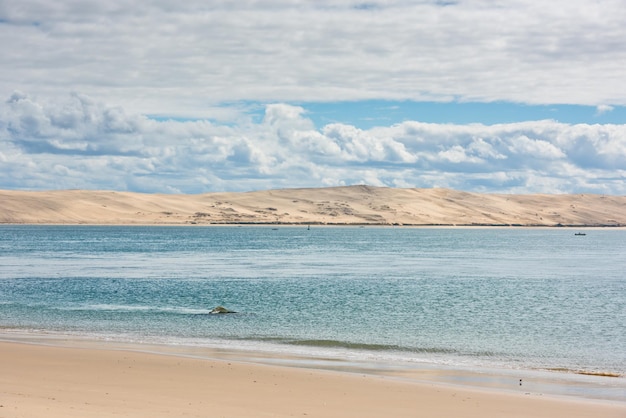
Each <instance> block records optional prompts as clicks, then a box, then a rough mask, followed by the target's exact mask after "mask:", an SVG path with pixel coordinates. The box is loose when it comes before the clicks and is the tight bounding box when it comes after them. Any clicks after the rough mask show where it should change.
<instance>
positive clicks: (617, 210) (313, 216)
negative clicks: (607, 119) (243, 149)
mask: <svg viewBox="0 0 626 418" xmlns="http://www.w3.org/2000/svg"><path fill="white" fill-rule="evenodd" d="M0 224H16V225H25V224H28V225H30V224H32V225H46V224H51V225H210V226H217V225H236V226H245V225H252V226H263V225H267V226H287V225H293V226H309V225H310V226H321V225H327V226H404V227H528V228H537V227H555V228H559V227H564V228H592V227H596V228H597V227H601V228H615V227H626V196H608V195H594V194H576V195H547V194H529V195H506V194H480V193H468V192H462V191H456V190H449V189H436V188H435V189H396V188H386V187H372V186H347V187H329V188H319V189H281V190H267V191H257V192H240V193H207V194H199V195H166V194H142V193H131V192H115V191H90V190H57V191H34V192H31V191H15V190H0Z"/></svg>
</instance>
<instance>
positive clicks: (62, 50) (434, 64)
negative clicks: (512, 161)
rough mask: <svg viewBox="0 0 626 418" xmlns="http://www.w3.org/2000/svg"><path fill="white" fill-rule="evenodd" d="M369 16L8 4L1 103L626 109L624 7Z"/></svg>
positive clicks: (387, 10) (375, 7)
mask: <svg viewBox="0 0 626 418" xmlns="http://www.w3.org/2000/svg"><path fill="white" fill-rule="evenodd" d="M367 4H368V5H369V6H370V7H361V6H362V5H363V2H359V1H348V0H346V1H305V0H300V1H292V0H258V1H238V2H228V1H210V2H206V1H185V2H180V1H174V0H159V1H146V2H128V1H125V0H111V1H107V2H101V1H95V0H85V1H81V2H76V1H71V0H59V1H54V2H50V1H43V0H21V1H19V2H18V1H14V2H4V3H3V6H2V8H0V38H1V39H2V40H3V51H2V56H3V59H2V63H0V72H1V73H2V75H3V77H2V78H1V79H0V96H1V97H7V96H8V95H10V94H11V92H13V91H14V90H16V89H20V90H23V91H29V92H36V93H37V94H38V95H39V96H40V97H48V98H52V97H55V96H58V95H59V94H65V92H67V91H73V90H80V91H81V92H83V93H85V94H88V95H89V96H91V97H97V98H98V99H99V100H104V101H106V102H109V103H122V104H123V106H124V108H125V109H126V111H127V112H132V113H137V114H144V115H159V116H180V117H199V118H217V119H219V120H222V121H224V120H226V119H228V120H237V118H238V117H240V116H241V115H240V114H237V113H236V112H234V110H236V107H229V108H228V109H226V108H223V107H219V106H217V105H218V104H219V103H224V102H228V103H243V104H242V106H245V101H255V102H296V101H298V102H307V101H327V102H328V101H336V100H342V101H349V100H361V99H371V98H374V99H391V100H394V99H409V100H416V101H421V100H452V99H455V100H461V101H472V100H474V101H498V100H500V101H512V102H518V103H520V102H521V103H539V104H546V103H570V104H587V105H592V106H595V105H597V104H598V103H608V104H614V105H625V104H626V99H625V98H626V84H625V83H623V65H622V63H623V62H625V61H626V43H624V39H625V38H626V27H625V26H624V24H623V23H624V21H626V8H625V7H623V6H624V5H623V2H622V1H621V0H594V1H591V0H575V1H571V0H552V1H550V2H538V1H535V0H514V1H507V2H494V1H489V0H476V1H458V2H450V3H449V4H448V5H447V6H445V7H444V6H443V5H442V4H441V2H437V1H431V0H422V1H384V2H382V1H380V2H368V3H367ZM599 109H605V108H599ZM71 116H72V115H71V114H61V115H59V117H67V118H69V119H68V120H67V122H68V123H72V121H73V120H72V119H71ZM111 117H114V115H111ZM59 123H60V122H59ZM116 128H118V129H124V127H123V126H116Z"/></svg>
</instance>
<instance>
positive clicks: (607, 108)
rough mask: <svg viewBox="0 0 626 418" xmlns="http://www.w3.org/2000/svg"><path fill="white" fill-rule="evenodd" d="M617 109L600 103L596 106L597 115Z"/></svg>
mask: <svg viewBox="0 0 626 418" xmlns="http://www.w3.org/2000/svg"><path fill="white" fill-rule="evenodd" d="M613 109H615V108H614V107H613V106H609V105H598V106H596V116H600V115H602V114H604V113H608V112H612V111H613Z"/></svg>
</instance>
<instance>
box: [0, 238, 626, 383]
mask: <svg viewBox="0 0 626 418" xmlns="http://www.w3.org/2000/svg"><path fill="white" fill-rule="evenodd" d="M575 232H578V231H574V230H571V229H561V228H555V229H521V228H520V229H516V228H510V229H509V228H503V229H496V228H493V229H489V228H486V229H473V228H472V229H453V228H450V229H442V228H391V227H389V228H387V227H385V228H382V227H381V228H377V227H364V228H359V227H312V228H311V230H307V229H306V227H278V228H271V227H143V226H141V227H139V226H134V227H117V226H9V225H4V226H0V328H4V330H5V331H6V332H9V331H15V330H17V331H26V332H45V333H59V334H71V335H78V336H86V337H89V338H94V339H107V340H116V341H123V342H150V343H158V344H170V345H190V346H206V347H224V348H245V349H253V350H254V349H259V350H260V349H262V350H268V351H278V352H282V353H296V354H307V355H313V356H315V355H318V356H326V357H327V356H331V357H337V358H347V359H357V360H363V361H367V360H372V361H396V362H406V363H413V364H415V363H423V364H441V365H449V366H463V367H474V368H476V367H478V368H480V367H488V368H492V367H493V368H505V369H516V370H517V369H524V370H537V369H545V370H560V371H562V372H565V371H572V372H573V371H577V372H580V371H582V372H586V373H587V372H588V373H609V374H619V375H622V376H623V375H626V231H624V230H617V229H593V230H587V231H585V232H586V235H585V236H580V235H575V234H574V233H575ZM217 305H223V306H225V307H227V308H229V309H231V310H234V311H237V313H236V314H230V315H210V314H209V312H210V310H211V309H212V308H213V307H215V306H217ZM617 379H618V380H620V379H623V378H617Z"/></svg>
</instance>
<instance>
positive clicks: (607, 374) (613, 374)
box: [547, 367, 624, 377]
mask: <svg viewBox="0 0 626 418" xmlns="http://www.w3.org/2000/svg"><path fill="white" fill-rule="evenodd" d="M547 370H548V371H551V372H561V373H574V374H580V375H584V376H598V377H624V375H623V374H621V373H617V372H609V371H602V370H581V369H568V368H565V367H552V368H548V369H547Z"/></svg>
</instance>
